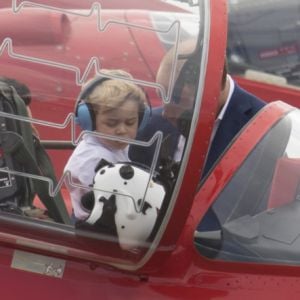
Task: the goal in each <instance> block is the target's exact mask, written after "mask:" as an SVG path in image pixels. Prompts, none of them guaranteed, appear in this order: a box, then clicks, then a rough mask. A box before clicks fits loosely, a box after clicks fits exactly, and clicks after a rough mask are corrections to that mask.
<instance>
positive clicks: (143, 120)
mask: <svg viewBox="0 0 300 300" xmlns="http://www.w3.org/2000/svg"><path fill="white" fill-rule="evenodd" d="M107 80H111V79H110V78H107V77H100V78H96V79H95V80H92V81H91V82H90V83H89V84H88V86H87V87H85V88H84V89H83V90H82V91H81V93H80V94H79V96H78V98H77V101H76V107H75V122H76V124H78V125H79V126H80V127H81V129H82V130H89V131H93V130H95V129H96V117H95V113H94V110H93V106H92V104H91V103H88V102H86V99H87V98H88V97H89V95H90V94H91V93H92V92H93V90H94V89H95V87H96V86H98V85H101V84H102V83H103V82H104V81H107ZM142 91H143V92H144V94H145V97H146V101H147V104H148V105H146V104H145V105H144V107H143V109H141V110H140V111H139V116H138V127H139V129H141V128H144V127H145V126H146V124H147V123H148V120H149V118H150V117H151V112H152V109H151V104H150V100H149V97H148V95H147V93H146V92H145V91H144V89H142Z"/></svg>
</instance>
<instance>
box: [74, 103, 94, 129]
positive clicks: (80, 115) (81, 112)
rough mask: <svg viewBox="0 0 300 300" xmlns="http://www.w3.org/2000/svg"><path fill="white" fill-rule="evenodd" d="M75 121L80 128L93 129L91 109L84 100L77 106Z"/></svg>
mask: <svg viewBox="0 0 300 300" xmlns="http://www.w3.org/2000/svg"><path fill="white" fill-rule="evenodd" d="M75 122H76V124H78V125H79V126H80V127H81V129H82V130H90V131H92V130H93V129H94V124H93V116H92V115H91V109H90V107H89V106H88V105H87V103H85V102H83V101H82V102H80V103H79V104H78V106H77V110H76V116H75Z"/></svg>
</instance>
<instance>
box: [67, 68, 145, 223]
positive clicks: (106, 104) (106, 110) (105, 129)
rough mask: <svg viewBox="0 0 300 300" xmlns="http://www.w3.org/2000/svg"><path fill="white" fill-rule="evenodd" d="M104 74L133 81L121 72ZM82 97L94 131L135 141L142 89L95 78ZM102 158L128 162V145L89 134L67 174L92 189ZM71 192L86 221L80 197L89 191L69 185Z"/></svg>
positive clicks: (78, 213)
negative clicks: (88, 111)
mask: <svg viewBox="0 0 300 300" xmlns="http://www.w3.org/2000/svg"><path fill="white" fill-rule="evenodd" d="M102 72H103V73H105V74H107V75H110V76H112V75H115V76H118V77H125V79H126V78H132V77H131V75H130V74H128V73H126V72H124V71H122V70H106V71H103V70H102ZM81 95H83V98H84V99H82V98H80V102H85V103H84V104H86V105H87V106H88V107H89V110H90V115H91V119H92V120H91V121H92V124H93V126H92V127H93V128H92V130H93V131H95V132H99V133H102V134H106V135H111V136H114V137H121V138H128V139H135V137H136V134H137V129H138V124H139V121H140V120H139V118H140V115H141V112H143V111H144V110H145V107H146V95H145V93H144V92H143V90H142V89H141V88H140V87H138V86H137V85H135V84H133V83H131V82H129V81H126V80H121V79H109V78H102V79H99V78H95V79H93V80H92V81H90V82H88V84H87V85H86V87H84V89H83V91H82V92H81ZM79 105H81V103H79ZM76 110H77V108H76ZM101 159H105V160H107V161H109V162H112V163H116V162H119V161H120V162H126V161H129V158H128V143H127V142H126V141H116V140H110V139H107V138H104V137H99V136H95V135H92V134H89V133H87V134H85V135H84V136H83V139H82V140H81V142H80V143H79V144H78V146H77V147H76V149H75V150H74V152H73V153H72V155H71V157H70V158H69V161H68V162H67V165H66V167H65V172H66V171H69V172H70V174H71V180H72V182H73V183H76V184H80V185H82V186H85V187H89V185H91V184H92V183H93V178H94V175H95V171H94V169H95V167H96V166H97V164H98V162H99V161H100V160H101ZM69 190H70V194H71V200H72V205H73V210H74V215H75V218H76V219H79V220H81V219H85V218H87V217H88V213H87V212H86V211H84V209H83V208H82V207H81V205H80V200H81V197H82V195H83V194H85V193H86V192H87V190H86V189H83V188H78V187H74V186H69Z"/></svg>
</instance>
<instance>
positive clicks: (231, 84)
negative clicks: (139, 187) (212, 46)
mask: <svg viewBox="0 0 300 300" xmlns="http://www.w3.org/2000/svg"><path fill="white" fill-rule="evenodd" d="M227 79H228V81H229V92H228V96H227V98H226V101H225V103H224V105H223V107H222V109H221V111H220V112H219V114H218V117H217V118H216V120H215V123H214V128H213V131H212V134H211V138H210V143H211V142H212V140H213V139H214V137H215V135H216V132H217V130H218V128H219V125H220V123H221V121H222V119H223V118H224V115H225V112H226V109H227V107H228V104H229V102H230V99H231V96H232V94H233V90H234V81H233V79H232V78H231V76H229V75H227ZM185 142H186V138H185V137H184V136H183V135H180V137H179V139H178V144H177V148H176V150H175V153H174V160H175V161H180V160H181V157H182V154H183V149H184V145H185Z"/></svg>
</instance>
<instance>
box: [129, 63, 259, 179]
mask: <svg viewBox="0 0 300 300" xmlns="http://www.w3.org/2000/svg"><path fill="white" fill-rule="evenodd" d="M264 105H265V103H264V102H263V101H262V100H260V99H259V98H257V97H255V96H254V95H252V94H250V93H248V92H247V91H245V90H244V89H242V88H241V87H239V86H238V84H237V83H235V82H234V81H233V80H232V79H231V77H230V76H229V75H227V68H226V67H225V68H224V72H223V80H222V91H221V94H220V98H219V113H218V116H217V119H216V122H215V128H214V132H213V134H214V137H213V138H212V142H211V145H210V150H209V153H208V157H207V160H206V164H205V168H204V172H203V176H205V175H206V174H207V172H208V171H209V170H210V169H211V167H212V166H213V164H214V163H215V162H216V160H217V159H218V158H219V157H220V155H221V154H222V152H223V151H224V150H225V148H226V147H227V146H228V145H229V144H230V143H231V141H232V140H233V138H234V137H235V136H236V134H237V133H238V132H239V131H240V130H241V129H242V128H243V126H244V125H246V124H247V123H248V121H250V119H251V118H252V117H253V116H254V115H255V114H256V113H257V112H258V111H259V110H260V109H261V108H262V107H263V106H264ZM165 109H166V108H163V107H160V108H156V109H154V110H153V112H152V117H151V119H150V121H149V123H148V124H147V126H145V127H144V129H143V130H142V131H140V132H139V133H138V136H137V139H138V140H142V141H149V140H150V139H151V138H152V137H153V135H154V134H155V133H156V132H157V131H162V133H163V137H164V139H167V138H168V143H169V145H168V146H169V147H168V149H169V155H170V157H174V155H175V152H176V149H177V144H178V141H179V139H180V130H179V129H178V127H177V126H174V122H172V120H170V119H168V114H166V113H165ZM175 125H176V123H175ZM154 148H155V145H153V146H152V147H150V148H148V149H147V148H142V147H137V146H133V147H132V148H131V150H130V158H131V159H132V160H133V161H137V162H140V163H143V164H146V165H148V166H150V165H151V162H152V159H153V154H154Z"/></svg>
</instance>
